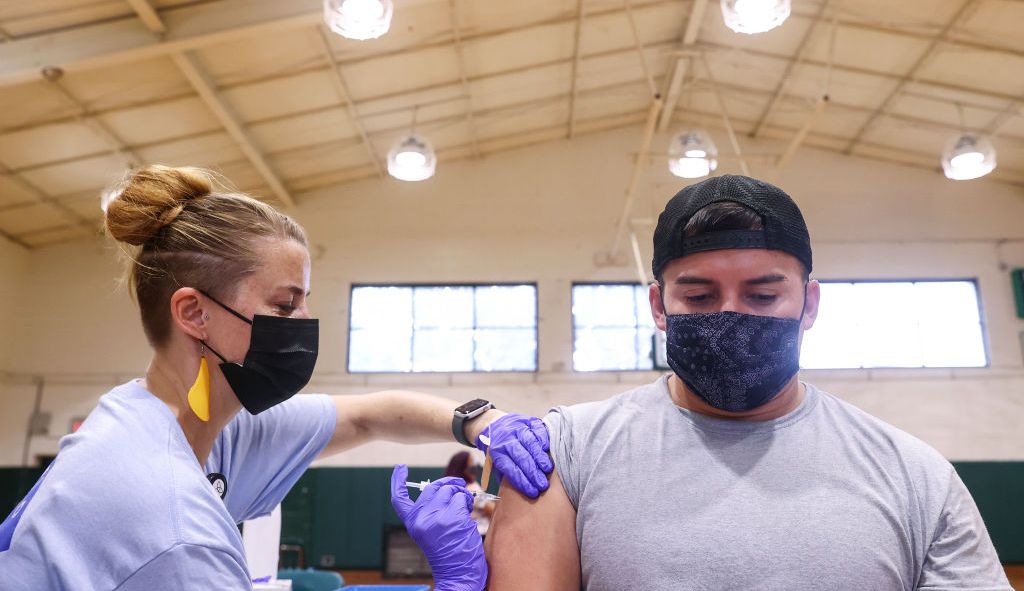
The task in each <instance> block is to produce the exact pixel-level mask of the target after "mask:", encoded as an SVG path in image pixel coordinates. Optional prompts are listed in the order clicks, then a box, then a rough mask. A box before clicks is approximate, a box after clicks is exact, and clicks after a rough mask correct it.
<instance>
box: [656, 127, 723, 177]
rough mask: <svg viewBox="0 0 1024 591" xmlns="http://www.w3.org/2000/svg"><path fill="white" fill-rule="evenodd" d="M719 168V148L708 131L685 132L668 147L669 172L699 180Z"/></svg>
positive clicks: (673, 139)
mask: <svg viewBox="0 0 1024 591" xmlns="http://www.w3.org/2000/svg"><path fill="white" fill-rule="evenodd" d="M716 168H718V148H716V147H715V142H713V141H711V136H709V135H708V133H707V132H706V131H703V130H700V129H694V130H689V131H684V132H683V133H680V134H679V135H677V136H676V137H674V138H672V143H671V144H669V146H668V170H669V172H671V173H672V174H674V175H676V176H678V177H682V178H684V179H699V178H701V177H704V176H708V175H709V174H711V173H712V172H714V170H715V169H716Z"/></svg>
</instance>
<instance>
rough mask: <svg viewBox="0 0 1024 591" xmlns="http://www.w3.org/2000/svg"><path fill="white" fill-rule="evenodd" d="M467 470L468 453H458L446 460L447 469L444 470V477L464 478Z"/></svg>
mask: <svg viewBox="0 0 1024 591" xmlns="http://www.w3.org/2000/svg"><path fill="white" fill-rule="evenodd" d="M467 468H469V452H468V451H460V452H459V453H457V454H455V455H454V456H452V459H450V460H448V467H447V468H445V469H444V475H445V476H455V477H458V478H465V477H466V469H467Z"/></svg>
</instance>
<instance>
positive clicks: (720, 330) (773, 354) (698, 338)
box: [666, 312, 802, 412]
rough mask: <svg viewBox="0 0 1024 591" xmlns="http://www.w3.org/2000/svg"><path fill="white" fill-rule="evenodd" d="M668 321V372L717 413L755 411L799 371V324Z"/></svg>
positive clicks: (723, 316) (734, 317) (695, 317)
mask: <svg viewBox="0 0 1024 591" xmlns="http://www.w3.org/2000/svg"><path fill="white" fill-rule="evenodd" d="M801 318H802V315H801ZM666 322H667V323H668V326H667V327H666V340H667V349H668V350H667V353H668V364H669V367H671V368H672V371H674V372H675V373H676V375H677V376H679V379H681V380H683V382H685V383H686V385H687V386H688V387H689V388H690V390H692V391H693V393H694V394H696V395H697V396H700V397H701V399H703V400H704V402H707V403H708V404H710V405H711V406H713V407H715V408H717V409H720V410H725V411H730V412H741V411H747V410H751V409H754V408H757V407H759V406H761V405H763V404H765V403H766V402H768V401H769V400H771V399H772V398H775V396H777V395H778V394H779V392H780V391H781V390H782V387H783V386H785V385H786V382H788V381H789V380H790V378H792V377H793V376H794V375H795V374H796V372H797V371H799V369H800V343H799V341H800V320H798V319H795V318H775V317H774V316H754V315H751V314H741V313H739V312H713V313H708V314H671V315H669V316H667V317H666Z"/></svg>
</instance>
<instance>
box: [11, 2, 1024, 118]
mask: <svg viewBox="0 0 1024 591" xmlns="http://www.w3.org/2000/svg"><path fill="white" fill-rule="evenodd" d="M222 1H227V0H222ZM677 1H678V0H657V1H654V2H650V3H647V4H644V5H643V6H642V7H643V8H660V7H662V6H665V5H670V4H675V3H676V2H677ZM624 13H625V11H624V10H602V11H594V12H588V13H587V17H588V18H595V17H601V16H612V15H621V14H624ZM132 20H135V19H132ZM576 20H577V16H576V15H573V16H571V17H568V18H556V19H547V20H544V21H538V22H534V23H529V24H527V25H523V26H517V27H509V28H506V29H500V30H492V31H486V32H482V33H476V34H472V35H465V36H463V41H464V42H466V41H470V40H483V39H493V38H496V37H499V36H501V35H506V34H514V33H521V32H524V31H528V30H531V29H535V28H538V27H543V26H555V25H561V24H568V23H574V22H576ZM316 23H319V21H316ZM149 36H150V37H152V35H149ZM664 43H665V44H668V43H670V42H669V41H668V40H666V41H665V42H664ZM447 44H448V41H447V40H446V41H443V42H430V43H425V44H418V45H414V46H411V47H406V48H402V49H399V50H396V51H390V52H382V53H379V54H374V55H370V56H360V57H353V58H349V59H338V60H336V61H337V63H338V65H339V66H340V67H346V68H347V67H350V66H353V65H357V64H364V63H367V62H371V61H373V60H376V59H381V58H387V57H400V56H406V55H410V54H414V53H416V52H418V51H422V50H425V49H430V48H436V47H443V46H446V45H447ZM697 45H698V46H699V47H700V48H701V49H703V50H711V49H713V50H717V51H723V52H735V53H738V54H741V55H753V56H756V57H764V58H768V59H774V60H780V61H785V62H787V63H788V62H789V61H790V60H791V59H792V56H791V55H788V54H784V53H778V52H771V51H765V50H757V49H749V48H748V49H738V48H735V47H732V46H729V45H722V44H716V43H710V42H699V43H697ZM2 48H3V44H0V57H2V55H3V52H2ZM666 49H667V47H666ZM623 51H626V50H624V49H622V50H610V51H604V52H598V53H594V54H590V55H588V56H581V58H580V59H585V58H586V57H592V56H598V55H613V54H616V53H621V52H623ZM571 62H572V60H571V59H561V60H551V61H547V62H541V63H536V64H531V65H529V66H523V67H517V68H513V69H510V70H506V71H504V72H493V73H489V74H486V75H485V76H486V77H494V76H501V75H503V74H506V73H512V72H521V71H525V70H529V69H531V68H535V67H546V66H551V65H557V64H562V63H571ZM803 63H804V64H806V65H810V66H816V67H823V68H827V67H829V64H827V63H825V62H819V61H815V60H812V59H804V60H803ZM831 67H832V69H833V70H834V71H836V72H844V73H851V74H860V75H868V76H878V77H880V78H884V79H887V80H900V79H902V76H901V75H899V74H892V73H890V72H886V71H881V70H872V69H868V68H863V67H858V66H850V65H841V64H833V65H831ZM328 69H329V66H316V67H310V68H303V69H297V70H293V71H289V72H287V73H283V74H277V73H275V74H271V75H264V76H254V77H252V78H249V79H246V80H244V81H240V82H236V83H232V84H224V85H223V86H222V87H221V88H222V89H234V88H241V87H245V86H248V85H252V84H259V83H264V82H271V81H275V80H282V79H286V78H289V77H293V76H296V75H300V74H307V73H315V72H320V71H327V70H328ZM2 71H3V64H2V62H0V72H2ZM33 76H35V74H33ZM480 79H483V77H481V76H476V77H469V81H470V82H471V83H472V82H473V81H475V80H480ZM917 84H919V85H921V84H927V85H929V86H932V87H935V88H939V89H943V90H949V91H953V92H964V93H971V94H974V95H977V96H983V97H988V98H993V99H997V100H1000V101H1003V102H1008V101H1012V100H1015V99H1017V98H1018V97H1017V96H1016V95H1012V94H1006V93H1000V92H996V91H989V90H982V89H978V88H970V87H967V86H963V85H957V84H951V83H948V82H942V81H937V80H926V79H918V80H917ZM0 86H3V80H2V77H0ZM411 91H415V89H409V90H405V91H403V92H411ZM393 95H394V93H392V96H393ZM180 98H182V96H181V95H176V96H174V97H169V98H161V99H156V100H151V101H136V102H132V103H129V104H124V105H120V106H117V107H113V108H110V109H102V110H96V111H94V114H96V115H102V114H106V113H111V112H118V111H123V110H128V109H136V108H141V107H145V106H150V105H156V104H163V103H166V102H170V101H172V100H179V99H180ZM373 98H377V97H365V98H363V99H361V101H360V102H366V101H367V100H372V99H373ZM671 104H672V103H666V107H668V106H669V105H671ZM993 110H995V109H993ZM69 119H70V117H67V116H61V117H52V118H49V119H41V120H37V121H34V122H30V123H24V124H18V125H12V126H8V127H6V128H3V129H2V130H0V133H13V132H16V131H23V130H25V129H31V128H32V127H37V126H42V125H49V124H52V123H59V122H63V121H67V120H69Z"/></svg>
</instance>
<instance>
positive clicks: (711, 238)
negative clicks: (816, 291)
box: [651, 174, 811, 277]
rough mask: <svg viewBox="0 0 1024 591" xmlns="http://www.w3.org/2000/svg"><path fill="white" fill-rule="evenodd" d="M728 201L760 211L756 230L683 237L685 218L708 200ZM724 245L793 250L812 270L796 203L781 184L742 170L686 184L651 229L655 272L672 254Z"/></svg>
mask: <svg viewBox="0 0 1024 591" xmlns="http://www.w3.org/2000/svg"><path fill="white" fill-rule="evenodd" d="M721 201H732V202H733V203H739V204H741V205H745V206H747V207H749V208H750V209H752V210H753V211H755V212H757V213H758V214H759V215H760V216H761V220H762V223H763V226H764V228H763V229H761V230H722V231H717V232H708V233H705V234H701V235H699V236H694V237H692V238H685V237H683V230H684V229H685V228H686V224H687V222H689V221H690V218H691V217H693V214H695V213H697V211H699V210H700V209H702V208H704V207H706V206H707V205H710V204H712V203H718V202H721ZM729 248H764V249H768V250H781V251H782V252H785V253H788V254H791V255H793V256H794V257H796V258H797V260H799V261H800V262H801V263H803V264H804V267H806V268H807V272H808V273H810V272H811V236H810V234H809V233H808V232H807V224H805V223H804V217H803V215H801V214H800V208H798V207H797V206H796V203H794V202H793V200H792V199H791V198H790V196H789V195H787V194H786V193H785V191H783V190H782V189H780V188H778V187H776V186H775V185H770V184H768V183H766V182H764V181H759V180H757V179H752V178H750V177H746V176H739V175H731V174H726V175H722V176H717V177H712V178H709V179H707V180H704V181H701V182H699V183H696V184H693V185H690V186H688V187H686V188H684V189H683V190H682V191H679V192H678V193H676V195H675V197H673V198H672V199H670V200H669V202H668V204H667V205H665V211H663V212H661V215H660V216H659V217H658V226H657V228H655V229H654V260H653V262H652V264H651V267H652V268H653V270H654V276H655V277H659V276H660V275H661V272H662V270H664V268H665V266H666V265H668V264H669V263H670V262H671V261H673V260H674V259H677V258H680V257H684V256H686V255H688V254H693V253H695V252H704V251H708V250H723V249H729Z"/></svg>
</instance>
